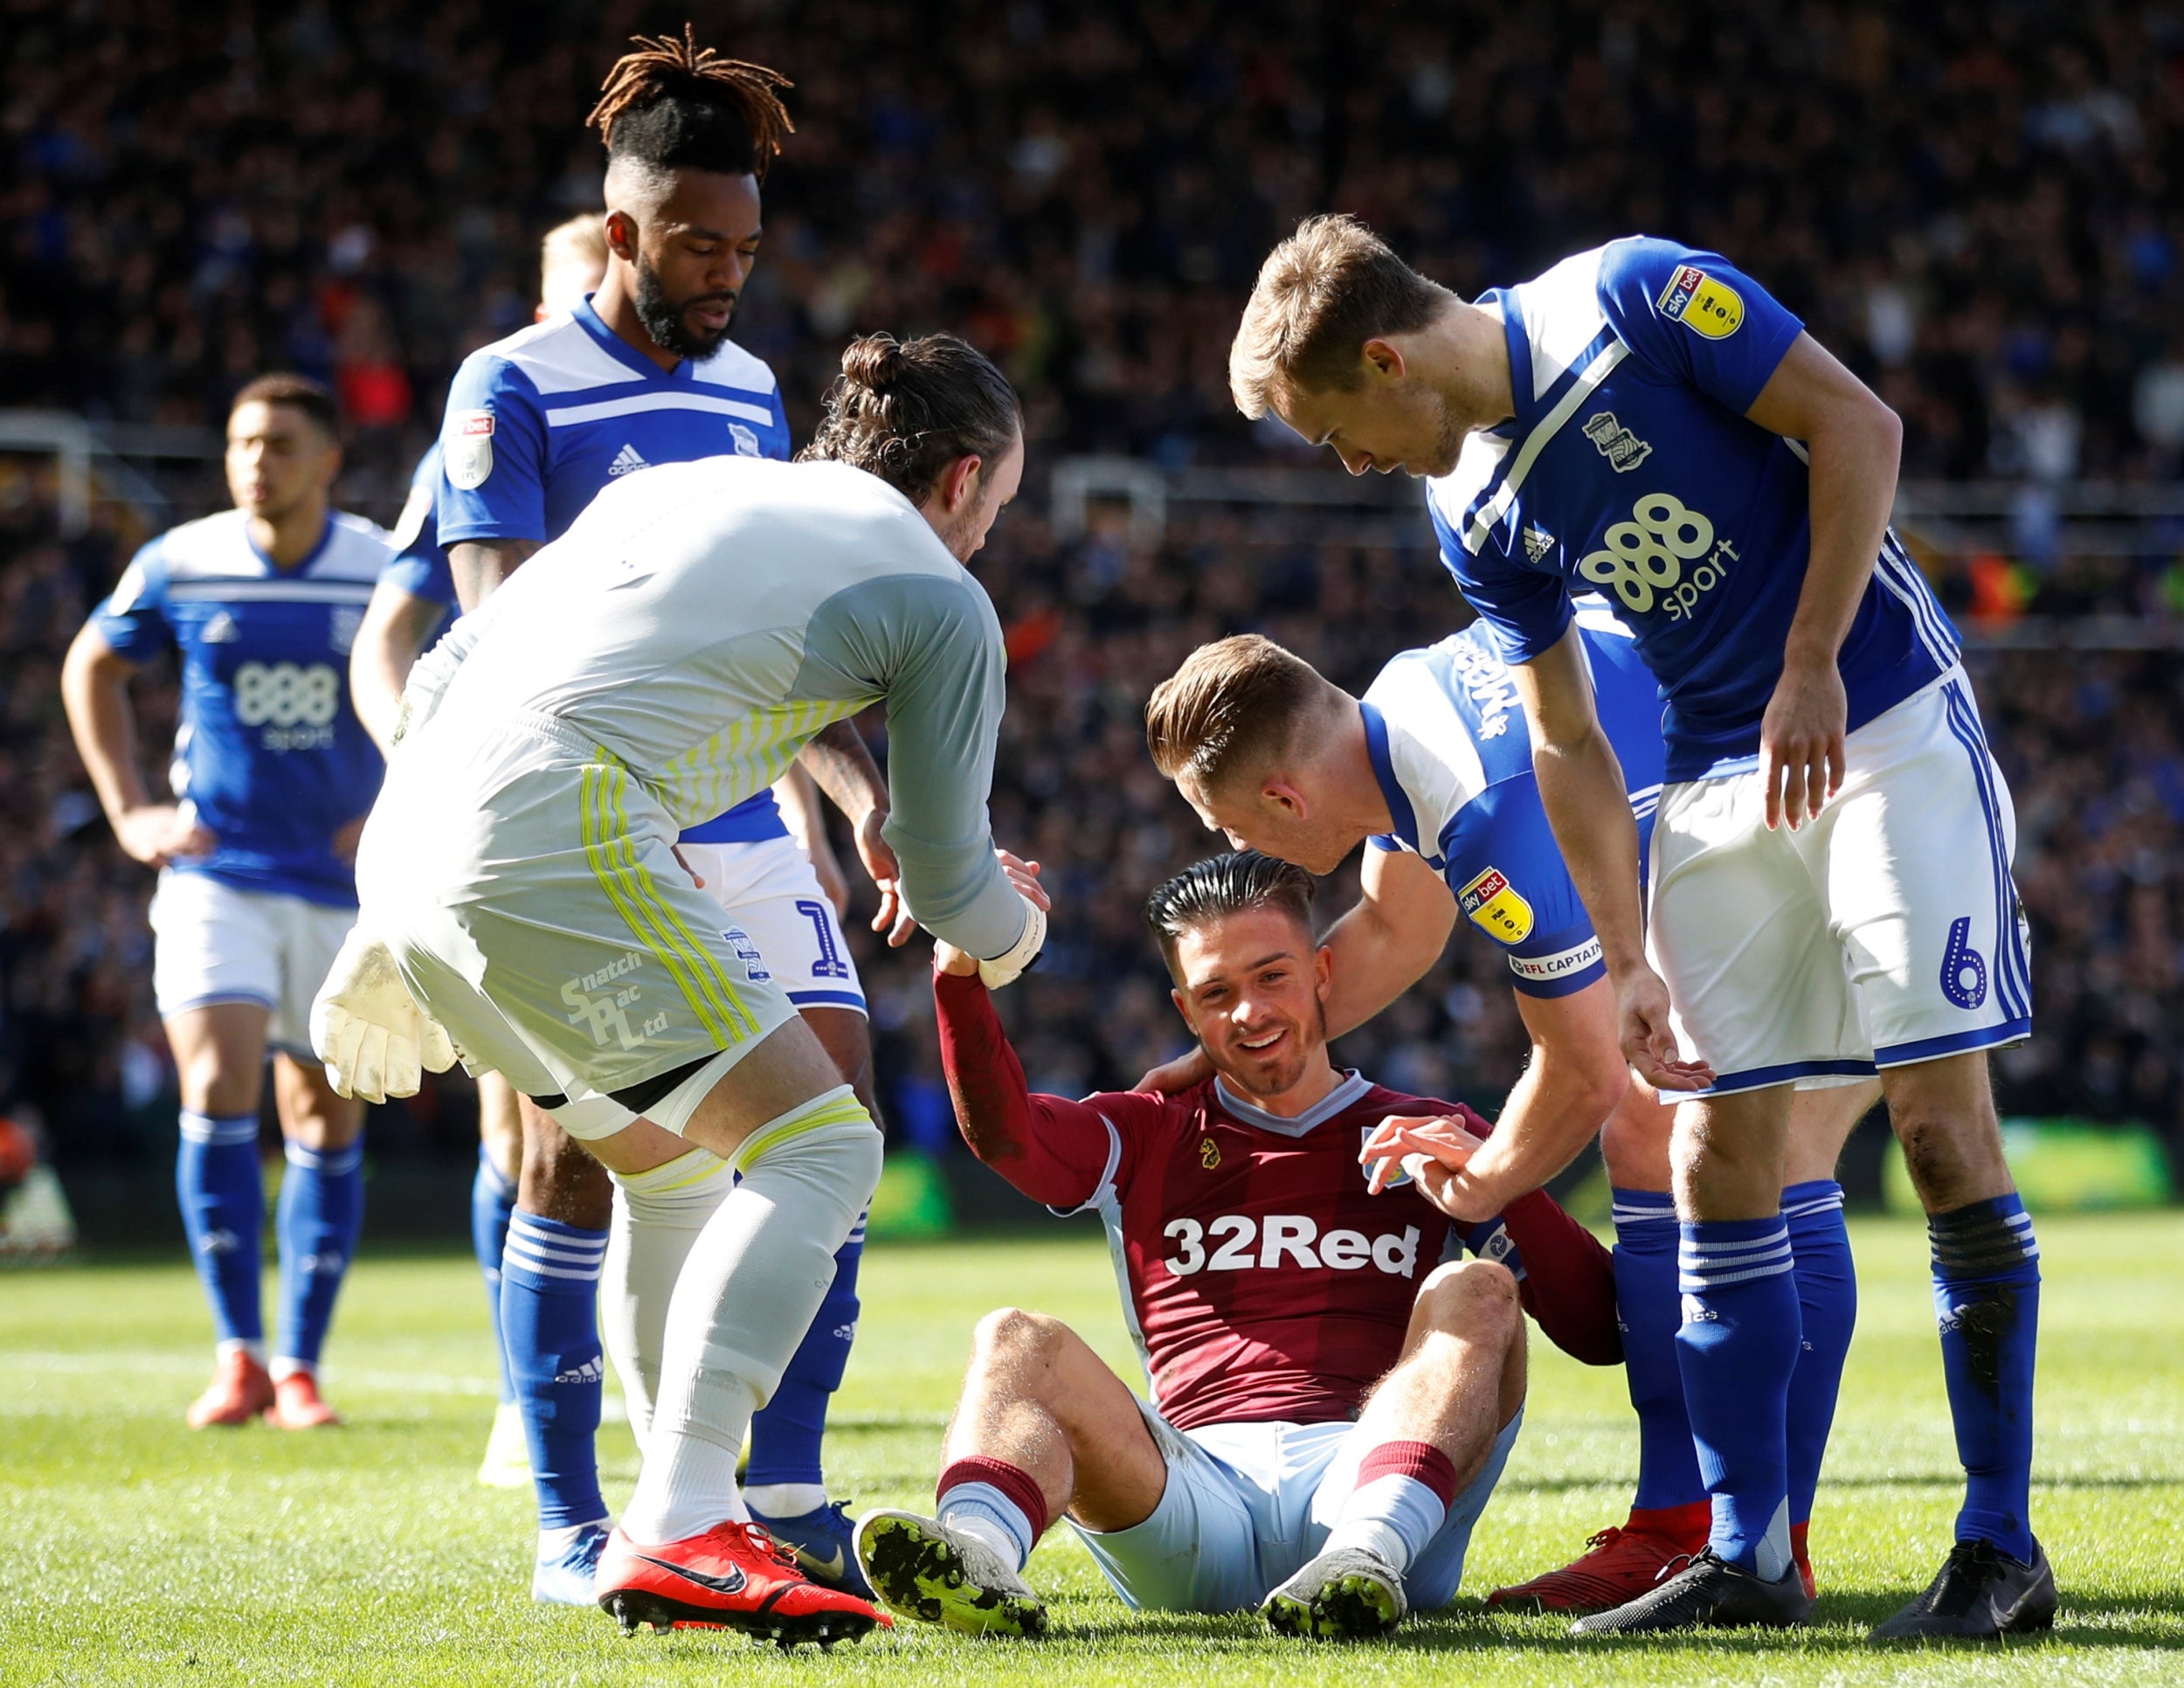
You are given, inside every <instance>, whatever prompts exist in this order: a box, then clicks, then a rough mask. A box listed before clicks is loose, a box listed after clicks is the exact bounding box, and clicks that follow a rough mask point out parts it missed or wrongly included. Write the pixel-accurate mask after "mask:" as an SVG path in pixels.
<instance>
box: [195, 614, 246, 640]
mask: <svg viewBox="0 0 2184 1688" xmlns="http://www.w3.org/2000/svg"><path fill="white" fill-rule="evenodd" d="M241 636H242V635H241V633H239V632H238V630H237V628H236V626H235V618H234V617H233V616H232V615H230V614H229V613H228V612H226V611H225V610H222V611H220V612H218V613H217V614H216V615H214V616H213V618H212V619H211V620H210V621H208V622H206V623H205V624H204V632H203V633H199V634H198V635H197V642H198V643H199V644H200V645H232V644H233V643H234V642H235V641H236V640H238V638H240V637H241Z"/></svg>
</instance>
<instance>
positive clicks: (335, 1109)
mask: <svg viewBox="0 0 2184 1688" xmlns="http://www.w3.org/2000/svg"><path fill="white" fill-rule="evenodd" d="M273 1103H274V1105H275V1106H276V1107H277V1108H278V1110H280V1134H281V1137H282V1138H283V1139H284V1143H285V1152H286V1155H287V1167H286V1169H285V1171H284V1172H283V1173H282V1175H281V1180H280V1206H279V1207H278V1208H277V1209H276V1210H275V1213H274V1216H273V1233H274V1235H275V1237H276V1239H277V1240H278V1242H279V1243H280V1312H279V1316H278V1318H277V1319H276V1321H275V1325H274V1329H275V1333H276V1340H275V1342H274V1344H273V1364H272V1367H271V1370H272V1373H273V1391H274V1400H273V1406H272V1407H271V1408H268V1409H267V1411H266V1422H268V1423H271V1424H275V1425H278V1426H279V1427H280V1428H281V1429H286V1430H309V1429H318V1428H319V1427H321V1426H322V1425H328V1424H338V1423H339V1422H341V1421H340V1419H339V1418H337V1417H336V1416H335V1414H334V1413H333V1411H332V1410H331V1409H330V1408H328V1407H327V1405H326V1403H325V1402H324V1401H322V1400H321V1399H320V1397H319V1388H318V1369H319V1353H320V1350H321V1347H322V1346H324V1344H325V1341H326V1332H327V1329H328V1326H329V1325H332V1323H333V1321H334V1304H335V1300H336V1299H337V1298H338V1297H339V1296H340V1294H341V1288H342V1277H343V1276H345V1275H346V1274H347V1272H348V1270H349V1262H350V1261H351V1260H353V1259H354V1258H355V1257H356V1242H357V1239H358V1238H359V1237H360V1236H361V1235H363V1224H364V1172H363V1161H364V1145H363V1129H364V1104H363V1103H361V1102H356V1101H351V1100H349V1099H346V1098H344V1097H338V1096H336V1095H335V1094H334V1087H333V1086H332V1085H330V1084H328V1083H327V1081H326V1070H325V1069H324V1068H322V1067H321V1066H320V1065H319V1064H318V1062H315V1061H308V1062H307V1061H300V1060H298V1059H297V1058H296V1057H295V1056H294V1055H291V1054H290V1053H288V1051H287V1050H286V1049H283V1050H281V1051H280V1053H278V1054H276V1055H274V1057H273Z"/></svg>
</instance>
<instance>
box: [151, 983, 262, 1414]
mask: <svg viewBox="0 0 2184 1688" xmlns="http://www.w3.org/2000/svg"><path fill="white" fill-rule="evenodd" d="M268 1017H269V1012H268V1010H267V1009H266V1008H265V1007H260V1006H259V1004H257V1003H252V1002H219V1003H211V1004H208V1005H206V1006H204V1007H197V1008H188V1009H184V1010H183V1011H182V1012H181V1013H171V1014H169V1015H167V1016H166V1019H165V1025H166V1027H167V1042H168V1046H169V1048H171V1049H172V1050H173V1051H174V1056H175V1070H176V1077H177V1079H178V1080H179V1082H180V1085H181V1090H182V1140H181V1146H180V1148H179V1149H178V1151H177V1152H176V1159H175V1193H176V1196H177V1198H178V1199H179V1200H180V1201H181V1204H182V1222H183V1232H184V1233H185V1234H186V1235H188V1237H189V1239H190V1255H191V1256H192V1257H193V1258H194V1259H195V1260H196V1262H197V1276H198V1279H199V1281H200V1282H201V1283H203V1284H204V1294H205V1299H206V1300H207V1301H208V1302H209V1303H210V1304H211V1308H212V1329H213V1337H214V1340H215V1342H216V1344H217V1353H216V1369H215V1373H214V1376H213V1380H212V1382H211V1385H210V1387H207V1388H206V1390H205V1392H204V1394H202V1395H201V1396H199V1397H198V1398H197V1401H195V1402H194V1403H193V1404H192V1405H191V1406H190V1412H189V1422H190V1427H191V1428H192V1429H205V1428H207V1427H209V1426H211V1425H216V1424H243V1423H247V1422H249V1421H250V1420H252V1419H253V1418H256V1417H257V1416H258V1415H259V1414H260V1413H262V1412H264V1411H265V1409H266V1408H267V1407H269V1406H271V1405H272V1404H273V1379H272V1377H271V1376H270V1375H269V1374H268V1373H267V1372H266V1327H265V1323H264V1316H263V1313H262V1311H261V1310H260V1307H259V1280H260V1276H261V1274H262V1272H263V1263H262V1258H261V1250H262V1249H263V1239H264V1235H265V1229H266V1192H265V1185H264V1182H263V1177H262V1174H261V1173H260V1171H259V1161H258V1110H259V1100H260V1096H261V1091H262V1087H263V1084H264V1082H265V1080H264V1074H265V1066H266V1020H267V1019H268Z"/></svg>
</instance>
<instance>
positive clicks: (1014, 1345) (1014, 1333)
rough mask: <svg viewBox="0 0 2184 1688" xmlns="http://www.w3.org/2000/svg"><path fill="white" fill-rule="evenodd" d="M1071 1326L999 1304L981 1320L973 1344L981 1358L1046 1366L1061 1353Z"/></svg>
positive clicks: (1052, 1318)
mask: <svg viewBox="0 0 2184 1688" xmlns="http://www.w3.org/2000/svg"><path fill="white" fill-rule="evenodd" d="M1068 1334H1069V1327H1068V1325H1064V1324H1063V1323H1062V1322H1061V1320H1060V1319H1058V1318H1054V1317H1052V1316H1051V1315H1049V1314H1047V1313H1029V1312H1026V1311H1024V1310H1023V1309H1022V1308H1021V1307H999V1308H996V1309H995V1310H994V1311H992V1312H990V1313H988V1314H987V1315H986V1316H985V1318H982V1319H980V1320H979V1321H978V1328H977V1330H975V1331H974V1332H972V1333H971V1345H972V1347H973V1349H974V1351H975V1352H977V1353H978V1356H979V1357H980V1358H981V1359H988V1358H990V1359H997V1360H1008V1361H1012V1362H1014V1363H1017V1364H1022V1363H1024V1362H1026V1361H1030V1362H1032V1363H1033V1364H1038V1365H1045V1364H1048V1363H1050V1362H1052V1360H1053V1359H1054V1356H1055V1355H1056V1354H1058V1353H1060V1352H1061V1345H1062V1342H1063V1340H1064V1339H1066V1338H1067V1337H1068Z"/></svg>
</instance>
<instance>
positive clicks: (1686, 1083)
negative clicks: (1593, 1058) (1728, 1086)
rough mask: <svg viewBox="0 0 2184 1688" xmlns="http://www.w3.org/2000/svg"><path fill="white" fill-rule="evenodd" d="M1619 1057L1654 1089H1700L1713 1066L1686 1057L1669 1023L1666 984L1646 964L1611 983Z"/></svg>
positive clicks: (1711, 1078)
mask: <svg viewBox="0 0 2184 1688" xmlns="http://www.w3.org/2000/svg"><path fill="white" fill-rule="evenodd" d="M1615 997H1616V1011H1617V1016H1618V1020H1619V1023H1620V1025H1621V1035H1622V1045H1623V1059H1624V1060H1625V1061H1627V1062H1629V1063H1630V1064H1631V1066H1632V1067H1634V1068H1635V1069H1636V1070H1637V1073H1638V1076H1639V1077H1641V1078H1642V1079H1644V1080H1645V1081H1646V1083H1648V1084H1650V1085H1652V1086H1653V1088H1654V1089H1655V1090H1705V1089H1706V1088H1707V1087H1708V1086H1709V1085H1711V1083H1713V1082H1714V1069H1712V1068H1711V1067H1709V1066H1708V1065H1707V1064H1706V1063H1705V1062H1703V1061H1686V1060H1684V1059H1683V1053H1682V1051H1681V1050H1680V1049H1679V1048H1677V1047H1676V1032H1675V1029H1674V1028H1673V1027H1671V1026H1670V1025H1669V987H1668V986H1666V985H1664V984H1662V982H1661V975H1660V974H1659V973H1656V972H1654V970H1653V969H1652V968H1650V967H1646V966H1641V967H1639V968H1638V969H1637V970H1636V971H1635V972H1633V973H1632V974H1631V975H1630V976H1629V977H1628V978H1627V979H1621V980H1618V981H1617V983H1616V986H1615Z"/></svg>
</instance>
